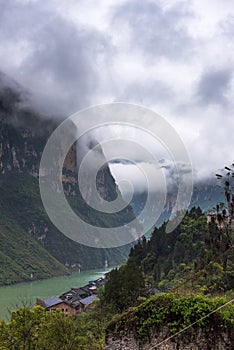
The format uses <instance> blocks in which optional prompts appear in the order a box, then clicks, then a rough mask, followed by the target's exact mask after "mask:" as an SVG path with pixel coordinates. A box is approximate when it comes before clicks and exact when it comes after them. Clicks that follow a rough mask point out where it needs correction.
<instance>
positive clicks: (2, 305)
mask: <svg viewBox="0 0 234 350" xmlns="http://www.w3.org/2000/svg"><path fill="white" fill-rule="evenodd" d="M108 271H110V268H106V269H105V268H103V269H100V270H87V271H81V272H80V273H79V272H73V273H72V274H71V275H70V276H62V277H55V278H50V279H47V280H42V281H32V282H27V283H18V284H13V285H10V286H4V287H0V320H1V319H5V320H9V317H10V311H9V310H14V309H16V308H18V307H20V306H22V305H25V304H26V305H27V306H33V305H34V304H35V301H36V298H40V299H46V298H49V297H52V296H59V295H61V294H62V293H64V292H66V291H67V290H69V289H70V288H71V287H81V286H84V285H85V284H87V282H88V281H91V280H95V279H97V278H99V277H102V276H103V275H104V273H105V272H108Z"/></svg>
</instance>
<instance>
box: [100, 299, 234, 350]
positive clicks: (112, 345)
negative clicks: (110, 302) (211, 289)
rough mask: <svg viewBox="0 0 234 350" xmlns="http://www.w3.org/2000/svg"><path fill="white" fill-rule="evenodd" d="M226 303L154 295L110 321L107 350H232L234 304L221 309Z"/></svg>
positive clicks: (221, 300) (223, 301)
mask: <svg viewBox="0 0 234 350" xmlns="http://www.w3.org/2000/svg"><path fill="white" fill-rule="evenodd" d="M226 302H227V300H226V299H222V298H219V299H209V298H204V297H199V296H191V297H175V296H173V295H172V294H162V295H158V296H154V297H152V298H151V299H149V300H147V301H146V302H144V303H143V304H141V305H140V306H138V307H136V308H132V309H130V310H129V311H128V312H126V313H125V314H123V315H122V316H120V317H119V318H118V319H117V320H115V321H112V322H111V324H110V325H109V326H108V328H107V332H106V347H105V349H106V350H153V349H168V350H175V349H177V350H180V349H181V350H191V349H193V350H232V349H233V344H234V332H233V331H234V305H230V304H229V305H227V306H226V307H225V308H223V309H220V307H221V306H222V305H224V304H225V303H226ZM218 308H219V309H218ZM215 310H217V311H216V312H213V311H215ZM206 315H209V316H208V317H204V316H206ZM190 325H191V326H190ZM185 328H186V329H185Z"/></svg>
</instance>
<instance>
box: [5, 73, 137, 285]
mask: <svg viewBox="0 0 234 350" xmlns="http://www.w3.org/2000/svg"><path fill="white" fill-rule="evenodd" d="M0 85H1V76H0ZM8 85H9V84H8ZM12 85H14V84H12ZM55 127H56V122H55V121H54V120H51V119H45V118H44V119H43V118H41V116H40V115H39V114H38V113H37V112H35V111H33V110H32V109H29V108H26V107H25V103H24V100H23V97H22V96H21V91H20V90H19V89H18V88H16V87H15V86H13V87H12V86H11V87H9V86H0V210H1V220H2V226H1V228H0V233H1V234H2V240H1V246H0V254H1V256H2V259H3V260H4V261H8V267H9V268H8V273H6V271H5V270H4V267H3V265H0V273H1V274H2V276H3V277H2V283H9V281H10V280H11V281H12V282H16V281H21V280H27V278H28V271H29V270H30V269H29V270H27V269H26V273H25V275H24V274H21V272H20V269H21V267H20V266H21V265H20V263H19V265H17V261H18V260H19V262H20V260H21V251H22V250H24V249H23V247H22V245H19V249H16V246H15V247H13V248H12V249H11V248H10V246H9V251H8V245H7V235H6V234H5V231H4V230H5V229H4V225H5V224H7V225H8V226H7V227H8V229H9V231H10V232H11V241H12V242H13V240H14V239H13V237H14V235H16V234H17V232H20V241H22V242H24V246H26V244H25V242H26V241H27V240H29V241H30V242H34V243H35V244H36V246H37V247H38V246H39V247H40V249H38V254H35V253H33V254H31V256H32V261H31V264H32V270H33V269H36V266H35V263H36V264H37V262H38V264H40V261H41V260H42V261H44V260H46V256H45V255H44V254H45V249H46V250H47V252H48V253H47V257H48V261H50V264H49V266H50V265H51V266H52V265H53V264H52V261H53V262H54V263H55V260H53V259H54V258H56V259H57V260H58V261H59V262H60V263H62V264H63V265H66V266H67V267H73V268H81V269H90V268H98V267H102V266H104V264H105V263H106V262H107V263H108V264H109V265H118V264H120V263H122V262H124V261H125V260H126V258H127V255H128V252H129V246H124V247H119V248H113V249H97V248H90V247H87V246H83V245H81V244H78V243H76V242H74V241H72V240H70V239H69V238H67V237H66V236H64V235H63V234H62V233H61V232H59V230H58V229H57V228H56V227H55V226H54V225H53V224H52V223H51V221H50V220H49V218H48V216H47V214H46V212H45V210H44V207H43V205H42V202H41V198H40V191H39V183H38V171H39V164H40V159H41V155H42V152H43V149H44V146H45V144H46V142H47V139H48V137H49V136H50V134H51V133H52V131H53V130H54V128H55ZM76 152H77V148H76V146H75V145H74V146H73V147H72V148H71V150H70V152H69V154H68V155H67V158H66V160H65V163H64V167H63V186H64V192H65V194H66V196H67V198H68V200H69V202H70V203H71V204H72V206H73V208H74V210H80V211H81V213H82V215H83V217H84V218H85V217H86V218H87V219H89V216H90V215H89V213H88V212H87V208H86V207H85V206H84V203H83V202H82V201H81V199H80V195H79V193H78V192H77V178H76V176H77V175H76V174H77V154H76ZM96 185H97V190H98V191H99V193H100V196H101V197H102V198H103V199H105V200H109V201H110V200H113V199H114V198H115V197H116V195H117V192H118V188H117V186H116V184H115V181H114V179H113V177H112V175H111V172H110V170H109V167H108V166H105V167H103V169H101V170H100V171H99V173H98V177H97V183H96ZM89 190H90V189H89V187H88V186H87V189H86V191H87V192H88V191H89ZM134 217H135V216H134V214H133V211H132V208H131V207H127V208H126V210H124V211H122V213H116V214H113V215H112V216H111V217H110V216H106V215H104V214H103V215H101V216H99V217H98V216H96V215H92V216H91V219H92V220H93V222H94V223H95V225H97V226H100V227H109V226H108V225H114V226H119V225H121V224H124V223H126V222H128V221H129V220H130V221H131V220H132V219H134ZM16 227H17V228H16ZM3 247H4V248H3ZM3 249H4V250H3ZM49 254H51V255H52V256H53V257H54V258H52V257H51V255H49ZM13 255H14V257H15V258H14V263H13V260H12V264H9V261H10V260H11V259H12V256H13ZM9 259H10V260H9ZM33 259H34V260H33ZM50 259H52V260H50ZM58 261H57V269H58V270H59V267H60V272H58V273H60V274H62V273H65V272H66V269H65V268H64V266H61V264H59V262H58ZM44 262H45V261H44ZM5 265H6V264H5ZM5 265H4V266H5ZM13 265H14V266H13ZM28 265H30V262H29V264H28ZM17 266H18V268H19V271H18V272H19V273H18V278H17ZM42 270H43V269H42ZM55 270H56V269H55V268H54V269H52V268H51V270H50V271H48V273H47V272H46V271H45V273H44V275H43V274H41V275H39V274H36V277H38V278H41V277H48V276H50V275H54V274H57V272H56V271H57V270H56V271H55ZM30 273H31V272H30ZM7 275H9V276H11V275H12V278H11V279H7V277H6V276H7ZM4 276H5V277H4Z"/></svg>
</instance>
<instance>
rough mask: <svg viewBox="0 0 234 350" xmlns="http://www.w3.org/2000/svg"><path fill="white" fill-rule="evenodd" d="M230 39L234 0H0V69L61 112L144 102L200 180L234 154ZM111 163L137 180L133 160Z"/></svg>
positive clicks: (39, 103)
mask: <svg viewBox="0 0 234 350" xmlns="http://www.w3.org/2000/svg"><path fill="white" fill-rule="evenodd" d="M233 38H234V3H233V1H232V0H212V1H210V0H190V1H177V0H151V1H150V0H144V1H141V0H132V1H131V0H119V1H114V0H99V1H96V0H66V1H65V0H50V1H42V0H8V1H5V0H0V62H1V68H0V69H1V71H2V72H4V73H5V74H7V75H9V76H10V77H11V78H13V79H15V80H16V81H17V82H19V83H20V84H21V85H22V86H24V87H25V88H26V89H27V90H28V91H29V93H30V99H31V100H32V101H33V104H34V105H35V106H36V107H37V108H39V109H40V110H41V111H43V112H44V113H45V114H52V115H54V116H57V117H62V118H65V117H68V116H69V115H70V114H72V113H75V112H77V111H78V110H80V109H82V108H86V107H89V106H92V105H96V104H102V103H110V102H120V101H121V102H130V103H134V104H139V105H142V106H146V107H147V108H150V109H152V110H153V111H155V112H156V113H158V114H160V115H162V116H163V117H164V118H165V119H166V120H167V121H168V122H169V123H170V124H171V125H172V126H173V127H174V129H175V130H176V132H177V133H178V134H179V135H180V137H181V139H182V140H183V142H184V144H185V146H186V148H187V150H188V152H189V155H190V158H191V161H192V164H193V168H194V173H195V176H197V177H199V178H204V177H205V176H207V175H208V174H210V173H213V172H216V171H217V169H220V168H222V167H224V166H225V165H227V164H230V163H232V162H233V160H234V159H233V154H232V150H233V148H234V137H233V132H234V115H233V112H234V108H233V107H234V98H233V97H234V73H233V71H234V40H233ZM111 167H112V168H111V169H112V171H113V172H114V173H115V175H116V178H117V179H120V178H121V174H123V173H124V174H125V177H126V178H128V177H132V176H133V173H134V176H135V179H136V182H139V186H140V184H141V176H142V175H141V174H140V173H139V172H136V171H134V166H133V165H132V164H128V165H127V164H125V166H124V165H123V164H119V165H118V164H112V166H111ZM148 167H149V164H148ZM122 169H124V170H122Z"/></svg>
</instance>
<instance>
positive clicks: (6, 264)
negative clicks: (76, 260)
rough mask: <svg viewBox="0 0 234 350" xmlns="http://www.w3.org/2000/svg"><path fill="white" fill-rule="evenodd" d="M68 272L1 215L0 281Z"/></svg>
mask: <svg viewBox="0 0 234 350" xmlns="http://www.w3.org/2000/svg"><path fill="white" fill-rule="evenodd" d="M1 213H2V212H1ZM68 272H69V271H68V270H67V269H66V268H65V267H64V266H63V265H62V264H61V263H59V262H58V261H57V260H56V259H55V258H53V257H52V256H51V255H50V254H49V253H48V252H47V251H46V250H45V249H44V248H43V247H41V246H40V245H39V244H38V243H37V242H36V241H35V240H34V239H33V238H31V237H30V236H28V235H27V234H25V232H24V231H23V230H22V229H21V228H20V227H19V226H18V225H17V224H15V222H14V221H13V220H12V219H11V218H9V217H7V216H5V215H4V214H3V215H1V218H0V285H5V284H11V283H15V282H21V281H29V280H31V278H33V279H42V278H48V277H53V276H57V275H61V274H68ZM31 274H32V275H31Z"/></svg>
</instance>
